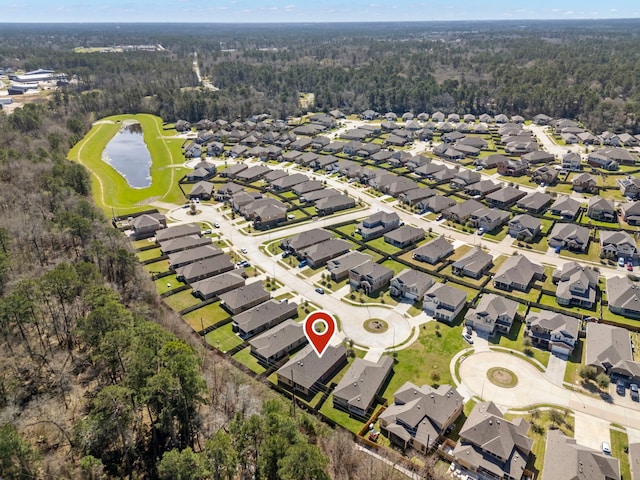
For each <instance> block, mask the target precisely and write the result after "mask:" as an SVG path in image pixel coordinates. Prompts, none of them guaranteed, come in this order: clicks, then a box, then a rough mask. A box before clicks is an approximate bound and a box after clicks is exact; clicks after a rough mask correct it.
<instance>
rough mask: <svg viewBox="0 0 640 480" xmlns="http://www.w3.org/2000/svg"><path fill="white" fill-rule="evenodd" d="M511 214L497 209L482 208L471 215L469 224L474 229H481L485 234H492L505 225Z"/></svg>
mask: <svg viewBox="0 0 640 480" xmlns="http://www.w3.org/2000/svg"><path fill="white" fill-rule="evenodd" d="M510 216H511V214H510V213H509V212H505V211H504V210H499V209H497V208H487V207H483V208H480V209H478V210H476V211H475V212H473V213H472V214H471V217H470V218H469V223H471V225H473V226H474V227H475V228H482V229H483V230H484V231H485V232H492V231H493V230H495V229H497V228H500V227H501V226H502V225H504V224H505V223H507V221H508V220H509V218H510Z"/></svg>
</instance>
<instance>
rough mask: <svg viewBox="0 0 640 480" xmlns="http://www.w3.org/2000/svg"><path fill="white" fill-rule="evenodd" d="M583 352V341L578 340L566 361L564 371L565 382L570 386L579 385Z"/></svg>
mask: <svg viewBox="0 0 640 480" xmlns="http://www.w3.org/2000/svg"><path fill="white" fill-rule="evenodd" d="M584 352H585V348H584V340H583V339H582V338H579V339H578V341H577V342H576V346H575V348H574V349H573V353H572V354H571V356H569V358H568V360H567V367H566V368H565V371H564V381H565V382H567V383H570V384H571V385H578V384H580V383H581V379H580V375H579V372H580V367H582V362H583V356H584Z"/></svg>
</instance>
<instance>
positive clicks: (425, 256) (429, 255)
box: [412, 236, 453, 265]
mask: <svg viewBox="0 0 640 480" xmlns="http://www.w3.org/2000/svg"><path fill="white" fill-rule="evenodd" d="M452 253H453V245H452V244H451V243H449V241H448V240H447V239H446V238H444V236H440V237H438V238H435V239H433V240H431V241H429V242H427V243H425V244H424V245H422V246H421V247H420V248H417V249H415V250H414V251H413V254H412V258H413V259H414V260H418V261H420V262H427V263H430V264H431V265H434V264H436V263H437V262H439V261H440V260H442V259H443V258H446V257H448V256H449V255H451V254H452Z"/></svg>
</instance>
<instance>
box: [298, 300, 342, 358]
mask: <svg viewBox="0 0 640 480" xmlns="http://www.w3.org/2000/svg"><path fill="white" fill-rule="evenodd" d="M334 333H336V319H335V318H333V315H331V314H330V313H329V312H325V311H324V310H317V311H315V312H311V313H310V314H309V315H307V318H306V319H305V321H304V334H305V335H306V336H307V339H308V340H309V343H311V345H312V346H313V349H314V350H315V352H316V353H317V354H318V357H322V354H323V353H324V352H325V350H326V349H327V347H328V346H329V341H330V340H331V337H333V334H334Z"/></svg>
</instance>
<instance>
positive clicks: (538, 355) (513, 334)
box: [490, 320, 550, 367]
mask: <svg viewBox="0 0 640 480" xmlns="http://www.w3.org/2000/svg"><path fill="white" fill-rule="evenodd" d="M524 331H525V326H524V323H522V322H521V321H519V320H516V321H514V322H513V325H512V326H511V330H510V331H509V335H502V334H498V335H497V337H493V338H492V339H491V340H490V343H492V344H494V345H496V344H497V345H500V346H501V347H505V348H510V349H512V350H516V351H518V352H522V353H525V348H526V347H525V346H524ZM529 351H530V355H528V356H530V357H532V358H535V359H536V360H538V361H539V362H540V363H541V364H542V365H544V366H545V367H546V366H547V365H548V364H549V355H550V354H549V352H548V351H545V350H540V349H539V348H535V347H529ZM525 355H526V353H525Z"/></svg>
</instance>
